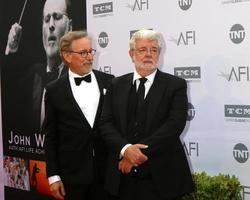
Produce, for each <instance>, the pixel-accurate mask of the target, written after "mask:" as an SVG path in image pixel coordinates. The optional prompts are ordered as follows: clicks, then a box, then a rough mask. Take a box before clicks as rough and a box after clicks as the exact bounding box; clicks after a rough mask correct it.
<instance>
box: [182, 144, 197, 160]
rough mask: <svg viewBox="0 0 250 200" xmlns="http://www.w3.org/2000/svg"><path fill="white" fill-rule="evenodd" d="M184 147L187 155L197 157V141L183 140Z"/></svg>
mask: <svg viewBox="0 0 250 200" xmlns="http://www.w3.org/2000/svg"><path fill="white" fill-rule="evenodd" d="M183 146H184V149H185V151H186V153H187V155H188V156H196V157H199V143H198V142H188V143H186V142H184V144H183Z"/></svg>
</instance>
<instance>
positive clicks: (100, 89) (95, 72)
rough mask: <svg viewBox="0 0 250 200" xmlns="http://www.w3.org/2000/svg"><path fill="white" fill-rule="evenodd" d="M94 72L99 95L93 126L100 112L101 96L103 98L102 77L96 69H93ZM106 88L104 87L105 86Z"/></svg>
mask: <svg viewBox="0 0 250 200" xmlns="http://www.w3.org/2000/svg"><path fill="white" fill-rule="evenodd" d="M93 72H94V74H95V77H96V80H97V84H98V87H99V91H100V97H99V103H98V108H97V111H96V115H95V121H94V126H93V127H95V125H96V122H97V120H98V118H99V116H100V114H101V111H102V102H103V98H104V91H103V89H104V81H105V80H104V79H103V78H102V76H101V74H100V73H98V71H96V70H93ZM105 89H106V88H105Z"/></svg>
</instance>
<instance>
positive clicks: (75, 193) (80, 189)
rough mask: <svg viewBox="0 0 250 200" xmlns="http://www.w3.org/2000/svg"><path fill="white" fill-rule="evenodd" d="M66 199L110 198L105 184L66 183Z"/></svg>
mask: <svg viewBox="0 0 250 200" xmlns="http://www.w3.org/2000/svg"><path fill="white" fill-rule="evenodd" d="M64 187H65V192H66V196H65V200H108V196H107V192H106V191H104V188H103V184H64Z"/></svg>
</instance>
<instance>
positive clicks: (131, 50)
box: [128, 49, 135, 62]
mask: <svg viewBox="0 0 250 200" xmlns="http://www.w3.org/2000/svg"><path fill="white" fill-rule="evenodd" d="M128 53H129V56H130V58H131V60H132V62H134V53H135V52H134V50H133V49H130V50H129V52H128Z"/></svg>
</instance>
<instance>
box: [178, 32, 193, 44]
mask: <svg viewBox="0 0 250 200" xmlns="http://www.w3.org/2000/svg"><path fill="white" fill-rule="evenodd" d="M180 44H184V45H189V44H193V45H195V31H186V32H184V33H181V34H180V36H179V39H178V42H177V46H179V45H180Z"/></svg>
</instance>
